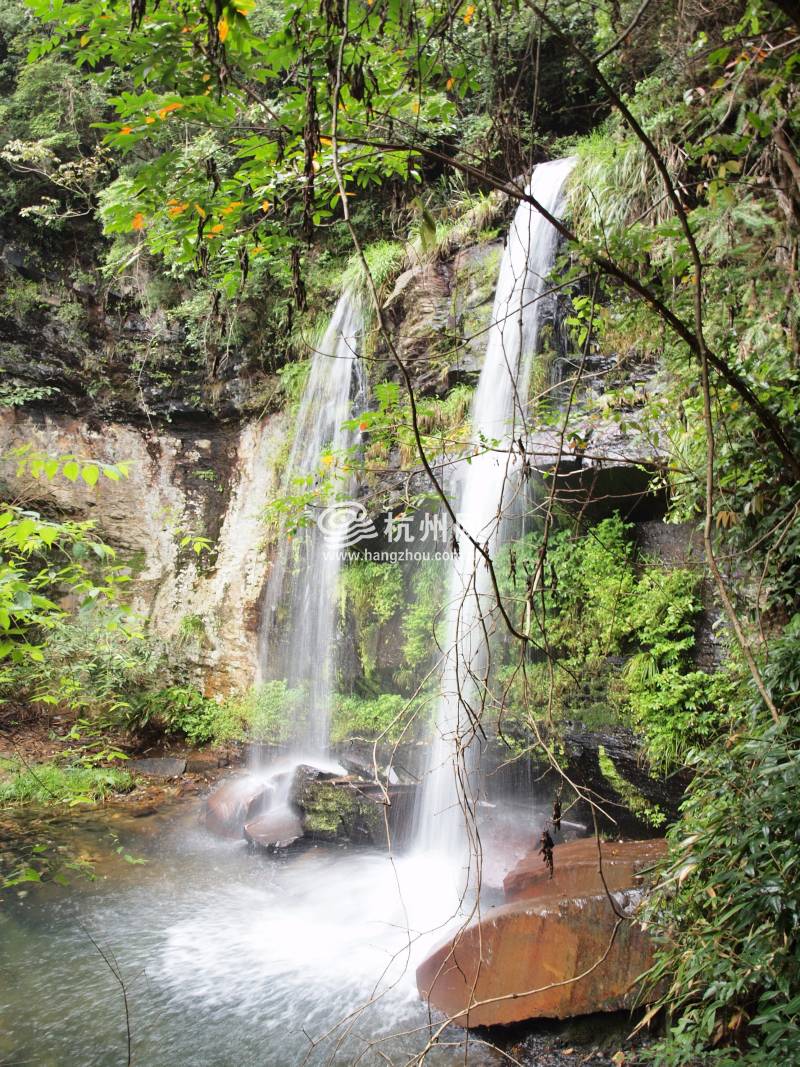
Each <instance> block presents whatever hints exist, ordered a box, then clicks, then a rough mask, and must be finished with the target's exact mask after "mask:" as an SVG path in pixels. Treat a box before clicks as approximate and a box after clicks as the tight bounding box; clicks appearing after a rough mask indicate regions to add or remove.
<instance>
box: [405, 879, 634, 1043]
mask: <svg viewBox="0 0 800 1067" xmlns="http://www.w3.org/2000/svg"><path fill="white" fill-rule="evenodd" d="M640 898H641V891H639V890H633V891H631V892H628V893H615V894H613V899H614V904H615V909H616V911H619V912H622V913H625V914H631V915H632V914H633V912H634V911H635V908H636V905H637V904H638V902H639V900H640ZM615 909H614V908H612V906H611V902H610V901H609V899H608V898H607V897H606V896H605V895H602V896H590V897H577V898H564V899H557V898H554V897H548V898H542V899H540V900H519V901H516V902H515V903H513V904H505V905H503V906H501V907H499V908H494V909H492V910H490V912H489V913H488V915H487V916H486V917H485V918H484V919H482V920H481V921H480V922H476V923H473V924H471V925H470V926H468V927H466V929H464V930H462V931H461V932H460V933H459V934H458V935H457V936H456V937H455V938H452V939H450V940H448V941H447V942H445V944H443V945H440V946H439V948H438V949H436V950H435V951H434V952H433V953H432V954H431V955H430V956H428V958H427V959H426V960H425V961H424V963H422V964H421V965H420V967H419V968H418V969H417V987H418V989H419V992H420V996H421V997H422V999H423V1000H425V1001H427V1002H428V1003H429V1004H430V1006H431V1007H432V1008H436V1009H438V1010H439V1011H440V1012H443V1013H444V1014H445V1015H446V1016H448V1017H449V1018H451V1019H452V1021H453V1022H454V1023H456V1025H458V1026H468V1027H473V1026H496V1025H499V1024H506V1023H514V1022H520V1021H521V1020H523V1019H533V1018H546V1019H565V1018H569V1017H570V1016H573V1015H585V1014H588V1013H590V1012H598V1011H618V1010H620V1009H624V1008H630V1007H632V1006H633V1004H634V1001H635V1000H636V997H637V993H638V992H639V986H638V982H637V979H638V978H639V976H640V975H641V974H642V973H643V972H644V971H646V970H647V969H648V967H649V966H650V965H651V963H652V946H651V943H650V939H649V938H648V936H647V934H646V933H645V932H644V930H643V929H642V927H641V925H640V924H639V923H638V922H636V921H635V920H634V919H623V920H622V921H620V920H619V918H618V916H617V914H616V911H615Z"/></svg>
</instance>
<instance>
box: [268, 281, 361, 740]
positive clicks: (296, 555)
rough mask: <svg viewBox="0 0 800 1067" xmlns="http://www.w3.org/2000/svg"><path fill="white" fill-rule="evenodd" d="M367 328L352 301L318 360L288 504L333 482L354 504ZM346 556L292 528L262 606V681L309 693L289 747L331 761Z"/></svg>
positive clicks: (313, 533)
mask: <svg viewBox="0 0 800 1067" xmlns="http://www.w3.org/2000/svg"><path fill="white" fill-rule="evenodd" d="M362 330H363V319H362V313H361V307H360V303H359V301H358V299H357V298H356V297H355V296H354V295H353V294H352V293H351V292H344V293H343V294H342V296H341V297H340V298H339V301H338V303H337V305H336V308H335V309H334V312H333V315H332V317H331V320H330V322H329V323H328V327H327V329H326V331H325V335H324V337H323V339H322V341H321V342H320V345H319V348H318V349H317V350H316V351H315V353H314V355H313V358H312V361H311V367H310V370H309V375H308V379H307V382H306V386H305V389H304V390H303V395H302V398H301V400H300V404H299V408H298V411H297V413H296V415H295V417H294V421H293V426H292V430H291V433H292V435H293V437H292V445H291V450H290V452H289V455H288V457H287V459H286V466H285V474H284V476H283V479H282V485H281V495H282V496H283V497H293V496H300V495H305V494H307V493H313V491H314V490H315V489H316V488H318V487H319V486H320V485H323V488H324V483H325V482H326V481H328V480H330V483H331V484H330V488H329V492H328V494H327V497H326V498H325V499H324V500H323V503H326V504H327V503H330V502H331V500H332V499H334V498H336V497H340V496H342V495H343V494H345V495H346V491H348V490H349V488H350V486H351V478H350V476H349V475H348V474H347V471H346V469H345V465H343V464H342V461H341V455H342V453H343V452H344V450H346V449H348V448H349V447H351V446H352V445H353V444H354V443H355V440H356V437H357V435H356V434H355V433H353V432H352V431H349V430H347V429H345V428H344V427H343V423H344V422H345V421H346V420H347V419H349V418H350V416H351V414H352V409H353V400H354V395H353V394H354V392H355V394H356V395H360V394H361V393H362V392H363V379H362V371H361V363H360V360H359V358H358V346H359V344H360V341H361V334H362ZM340 568H341V557H340V553H339V552H338V551H337V546H336V543H335V539H332V538H330V537H328V538H327V539H326V538H325V537H323V534H322V533H321V531H320V530H319V529H318V527H317V525H316V523H314V522H310V523H309V524H308V525H306V526H301V527H300V528H299V529H297V530H296V531H295V532H294V533H292V532H290V530H288V529H287V527H286V524H285V523H283V524H282V525H281V528H280V530H279V533H278V542H277V546H276V554H275V559H274V562H273V565H272V569H271V571H270V575H269V578H268V580H267V585H266V588H265V592H264V598H263V601H262V624H261V633H260V635H259V671H258V680H259V681H260V682H265V681H269V680H275V679H283V680H285V681H286V683H287V685H288V686H289V687H290V688H292V689H295V688H297V689H299V690H301V692H302V701H303V706H304V713H301V714H300V715H299V716H297V717H296V721H295V723H294V734H293V736H292V737H291V738H290V739H289V745H290V748H291V749H292V750H293V751H295V752H296V753H298V754H302V755H307V754H311V755H315V756H319V755H323V754H324V753H325V752H326V750H327V747H328V738H329V726H330V712H331V689H332V685H331V682H332V678H331V676H332V669H333V662H332V660H333V646H334V638H335V632H336V610H337V584H338V578H339V570H340Z"/></svg>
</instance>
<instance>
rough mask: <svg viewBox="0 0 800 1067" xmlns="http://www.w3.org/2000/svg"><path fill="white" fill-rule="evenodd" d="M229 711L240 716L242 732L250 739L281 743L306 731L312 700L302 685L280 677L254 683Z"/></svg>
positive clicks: (273, 743) (275, 743)
mask: <svg viewBox="0 0 800 1067" xmlns="http://www.w3.org/2000/svg"><path fill="white" fill-rule="evenodd" d="M229 714H231V715H235V716H238V717H239V719H240V721H241V723H242V733H243V735H244V736H247V737H248V738H249V739H250V740H252V741H259V742H261V743H263V744H270V745H279V744H284V743H285V742H287V741H290V740H291V739H292V738H293V737H294V736H296V735H297V734H300V733H302V731H303V724H304V723H305V722H306V721H307V719H308V703H307V698H306V694H305V693H304V692H303V690H302V689H299V688H295V689H292V688H290V687H289V686H288V685H287V684H286V682H285V681H283V680H282V679H279V680H274V681H270V682H263V683H262V684H261V685H256V686H253V688H252V689H251V690H249V692H248V693H246V694H245V695H244V697H242V698H241V699H240V700H238V701H233V702H232V704H231V709H230V711H229Z"/></svg>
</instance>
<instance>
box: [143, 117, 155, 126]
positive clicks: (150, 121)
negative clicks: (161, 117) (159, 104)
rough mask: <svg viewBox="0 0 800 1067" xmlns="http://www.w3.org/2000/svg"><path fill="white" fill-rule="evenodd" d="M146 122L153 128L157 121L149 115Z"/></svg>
mask: <svg viewBox="0 0 800 1067" xmlns="http://www.w3.org/2000/svg"><path fill="white" fill-rule="evenodd" d="M144 121H145V122H146V123H147V125H148V126H152V125H153V123H154V122H155V121H156V120H155V119H154V118H153V116H152V115H148V116H147V118H146V119H145V120H144Z"/></svg>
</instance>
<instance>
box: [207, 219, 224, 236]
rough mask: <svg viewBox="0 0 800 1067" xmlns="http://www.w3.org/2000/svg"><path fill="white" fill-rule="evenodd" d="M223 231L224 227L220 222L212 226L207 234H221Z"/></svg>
mask: <svg viewBox="0 0 800 1067" xmlns="http://www.w3.org/2000/svg"><path fill="white" fill-rule="evenodd" d="M224 229H225V227H224V225H223V224H222V223H221V222H218V223H217V224H216V226H212V227H211V229H210V230H209V231H208V232H209V233H222V231H223V230H224Z"/></svg>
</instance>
